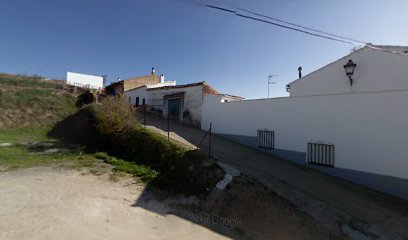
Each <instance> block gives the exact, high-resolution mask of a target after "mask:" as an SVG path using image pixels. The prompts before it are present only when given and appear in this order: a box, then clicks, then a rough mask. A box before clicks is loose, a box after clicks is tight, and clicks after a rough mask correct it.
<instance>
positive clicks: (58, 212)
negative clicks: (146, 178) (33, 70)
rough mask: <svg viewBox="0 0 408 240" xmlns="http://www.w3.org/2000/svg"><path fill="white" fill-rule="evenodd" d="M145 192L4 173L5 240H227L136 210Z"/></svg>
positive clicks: (72, 174) (90, 179)
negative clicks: (137, 202) (136, 203)
mask: <svg viewBox="0 0 408 240" xmlns="http://www.w3.org/2000/svg"><path fill="white" fill-rule="evenodd" d="M143 191H144V187H143V185H141V184H138V183H135V180H134V179H132V178H123V179H121V180H120V181H118V182H113V181H110V180H109V176H108V175H106V174H105V175H102V176H95V175H92V174H84V173H81V172H78V171H70V170H62V169H55V168H51V167H41V168H30V169H23V170H17V171H8V172H0V219H1V221H0V239H8V240H12V239H42V240H45V239H122V240H125V239H132V240H134V239H227V238H226V237H225V236H222V235H219V234H217V233H215V232H212V231H211V230H209V229H207V228H205V227H202V226H200V225H196V224H194V223H192V222H189V221H187V220H184V219H182V218H180V217H177V216H175V215H171V214H164V215H160V214H158V213H157V212H164V213H166V212H168V211H171V209H170V207H169V206H166V205H165V204H164V203H160V202H157V201H156V202H154V203H151V204H150V206H149V208H150V209H152V208H153V209H155V211H149V210H146V208H141V207H135V206H132V205H133V204H134V203H135V202H136V201H137V200H139V201H140V199H139V198H140V197H142V193H143Z"/></svg>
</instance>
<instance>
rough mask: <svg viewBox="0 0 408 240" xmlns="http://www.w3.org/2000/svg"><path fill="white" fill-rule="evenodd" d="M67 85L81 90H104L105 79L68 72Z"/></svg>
mask: <svg viewBox="0 0 408 240" xmlns="http://www.w3.org/2000/svg"><path fill="white" fill-rule="evenodd" d="M67 84H68V85H71V86H75V87H80V88H89V89H102V88H103V77H101V76H94V75H89V74H82V73H74V72H67Z"/></svg>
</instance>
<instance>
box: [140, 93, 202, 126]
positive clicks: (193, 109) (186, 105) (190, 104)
mask: <svg viewBox="0 0 408 240" xmlns="http://www.w3.org/2000/svg"><path fill="white" fill-rule="evenodd" d="M178 93H184V99H183V101H182V109H181V113H182V114H183V112H184V111H186V110H187V111H189V112H190V116H191V118H192V119H191V120H192V122H195V123H200V122H201V106H202V103H203V85H198V86H192V87H185V88H169V89H149V90H148V91H147V94H148V103H147V104H148V105H154V108H156V109H159V110H161V111H163V116H167V105H166V102H165V101H164V99H163V98H164V96H165V95H170V94H178Z"/></svg>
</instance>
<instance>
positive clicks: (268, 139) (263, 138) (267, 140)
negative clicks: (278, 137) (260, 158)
mask: <svg viewBox="0 0 408 240" xmlns="http://www.w3.org/2000/svg"><path fill="white" fill-rule="evenodd" d="M257 135H258V147H260V148H266V149H275V132H274V131H270V130H267V129H258V134H257Z"/></svg>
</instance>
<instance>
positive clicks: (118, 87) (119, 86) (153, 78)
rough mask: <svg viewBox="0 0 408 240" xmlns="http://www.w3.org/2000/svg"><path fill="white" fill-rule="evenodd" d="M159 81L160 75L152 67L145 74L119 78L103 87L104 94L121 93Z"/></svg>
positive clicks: (113, 94)
mask: <svg viewBox="0 0 408 240" xmlns="http://www.w3.org/2000/svg"><path fill="white" fill-rule="evenodd" d="M159 83H160V76H158V75H156V72H155V69H154V68H152V71H151V74H150V75H147V76H141V77H134V78H129V79H124V80H120V81H118V82H115V83H112V84H110V85H108V86H106V87H105V91H106V94H108V95H111V96H115V95H117V94H123V93H125V92H126V91H129V90H131V89H134V88H138V87H141V86H144V85H154V84H159Z"/></svg>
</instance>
